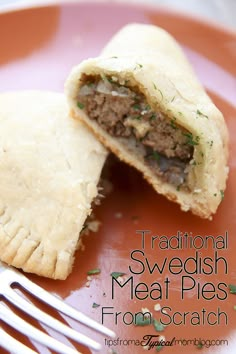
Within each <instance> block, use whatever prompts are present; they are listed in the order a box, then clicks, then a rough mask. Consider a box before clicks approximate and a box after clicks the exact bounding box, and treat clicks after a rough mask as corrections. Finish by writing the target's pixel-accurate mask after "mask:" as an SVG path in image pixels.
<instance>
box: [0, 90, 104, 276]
mask: <svg viewBox="0 0 236 354" xmlns="http://www.w3.org/2000/svg"><path fill="white" fill-rule="evenodd" d="M106 155H107V153H106V151H105V149H104V148H103V146H102V145H101V144H100V143H99V142H98V141H97V140H96V139H94V136H93V135H92V134H91V133H90V132H89V131H88V130H87V128H86V127H84V126H83V125H82V124H81V123H79V122H78V121H74V120H73V119H71V118H69V116H68V108H67V104H66V100H65V97H64V96H63V95H62V94H59V93H50V92H21V93H20V92H18V93H7V94H1V95H0V259H1V260H2V261H5V262H6V263H8V264H10V265H13V266H15V267H19V268H22V269H23V270H24V271H26V272H32V273H36V274H39V275H43V276H46V277H50V278H55V279H65V278H66V277H67V275H68V274H69V273H70V271H71V269H72V264H73V259H74V252H75V250H76V247H77V244H78V239H79V235H80V231H81V230H82V228H83V225H84V221H85V219H86V217H87V216H88V215H89V214H90V211H91V203H92V201H93V199H94V198H95V197H96V196H97V183H98V181H99V177H100V172H101V169H102V166H103V163H104V160H105V158H106Z"/></svg>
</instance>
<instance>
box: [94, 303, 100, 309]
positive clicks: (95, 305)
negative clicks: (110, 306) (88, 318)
mask: <svg viewBox="0 0 236 354" xmlns="http://www.w3.org/2000/svg"><path fill="white" fill-rule="evenodd" d="M99 306H100V305H99V304H96V302H94V303H93V305H92V308H93V309H96V308H97V307H99Z"/></svg>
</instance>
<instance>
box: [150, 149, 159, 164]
mask: <svg viewBox="0 0 236 354" xmlns="http://www.w3.org/2000/svg"><path fill="white" fill-rule="evenodd" d="M152 157H153V158H154V159H155V160H156V162H158V163H159V162H160V158H161V157H160V154H158V152H157V151H153V153H152Z"/></svg>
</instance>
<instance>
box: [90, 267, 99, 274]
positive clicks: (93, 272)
mask: <svg viewBox="0 0 236 354" xmlns="http://www.w3.org/2000/svg"><path fill="white" fill-rule="evenodd" d="M100 273H101V269H99V268H95V269H91V270H89V271H88V272H87V274H88V275H95V274H100Z"/></svg>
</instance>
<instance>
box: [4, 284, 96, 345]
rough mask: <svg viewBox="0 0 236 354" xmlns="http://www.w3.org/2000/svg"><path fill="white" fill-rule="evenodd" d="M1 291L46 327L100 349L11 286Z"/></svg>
mask: <svg viewBox="0 0 236 354" xmlns="http://www.w3.org/2000/svg"><path fill="white" fill-rule="evenodd" d="M2 293H3V296H4V297H6V298H7V299H8V300H9V301H10V302H11V303H13V304H14V305H16V306H17V307H18V308H20V309H21V310H23V311H24V312H26V313H28V314H29V315H30V316H32V317H34V318H36V319H37V320H38V321H40V322H42V323H44V324H46V325H47V326H48V327H51V328H53V329H55V330H56V331H58V332H60V333H62V334H64V335H66V336H67V337H69V338H71V339H73V340H75V341H76V342H78V343H81V344H84V345H86V346H88V347H90V348H92V349H94V350H100V349H101V345H100V344H99V343H97V342H96V341H94V340H93V339H91V338H89V337H87V336H85V335H84V334H82V333H78V332H77V331H75V330H74V329H72V328H70V327H68V326H67V325H65V324H63V323H62V322H60V321H58V320H57V319H55V318H53V317H52V316H50V315H48V314H47V313H45V312H43V311H41V310H40V309H38V308H37V307H36V306H34V305H33V304H31V303H30V302H29V301H27V300H25V299H24V298H22V297H21V296H20V295H19V294H18V293H16V292H15V291H14V290H13V289H12V288H11V287H8V288H6V289H4V290H3V291H2Z"/></svg>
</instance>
